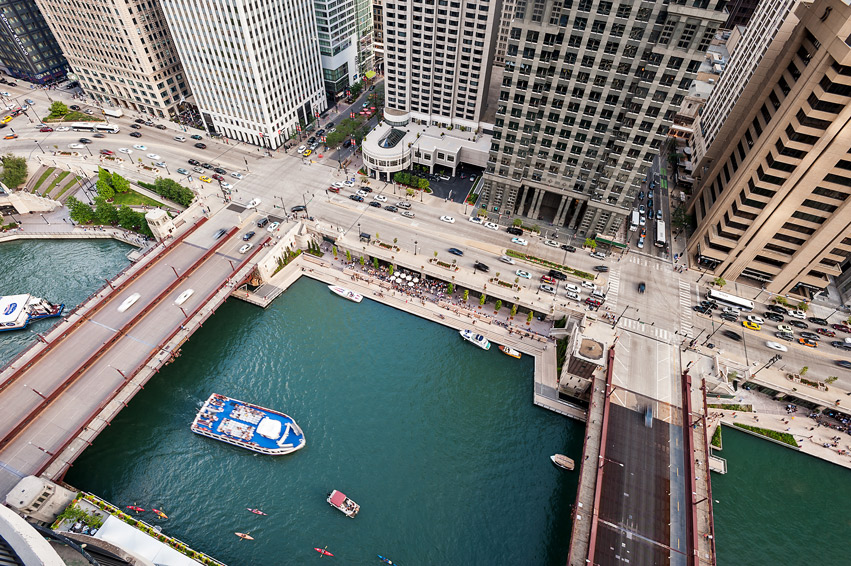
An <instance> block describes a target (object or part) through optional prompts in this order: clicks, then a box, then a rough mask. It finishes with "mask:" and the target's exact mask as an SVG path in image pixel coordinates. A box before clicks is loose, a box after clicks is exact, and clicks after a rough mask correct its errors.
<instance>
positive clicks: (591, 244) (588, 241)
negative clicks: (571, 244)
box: [585, 238, 597, 250]
mask: <svg viewBox="0 0 851 566" xmlns="http://www.w3.org/2000/svg"><path fill="white" fill-rule="evenodd" d="M585 247H586V248H591V249H592V250H596V249H597V241H596V240H595V239H593V238H585Z"/></svg>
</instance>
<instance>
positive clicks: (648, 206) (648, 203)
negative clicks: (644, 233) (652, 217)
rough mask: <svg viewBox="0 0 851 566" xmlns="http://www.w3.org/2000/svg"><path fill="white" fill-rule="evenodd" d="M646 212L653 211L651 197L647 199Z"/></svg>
mask: <svg viewBox="0 0 851 566" xmlns="http://www.w3.org/2000/svg"><path fill="white" fill-rule="evenodd" d="M647 210H648V212H649V211H651V210H653V197H652V196H651V197H650V198H649V199H647Z"/></svg>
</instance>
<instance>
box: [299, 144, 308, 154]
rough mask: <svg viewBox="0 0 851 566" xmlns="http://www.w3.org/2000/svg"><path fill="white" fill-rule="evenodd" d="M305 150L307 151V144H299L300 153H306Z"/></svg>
mask: <svg viewBox="0 0 851 566" xmlns="http://www.w3.org/2000/svg"><path fill="white" fill-rule="evenodd" d="M305 151H307V146H306V145H300V146H298V152H299V153H304V152H305Z"/></svg>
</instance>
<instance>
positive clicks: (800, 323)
mask: <svg viewBox="0 0 851 566" xmlns="http://www.w3.org/2000/svg"><path fill="white" fill-rule="evenodd" d="M789 324H791V325H792V326H794V327H796V328H809V327H810V325H809V324H807V323H806V322H804V321H801V320H790V321H789Z"/></svg>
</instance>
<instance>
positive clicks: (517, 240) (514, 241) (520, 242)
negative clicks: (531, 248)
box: [511, 238, 529, 246]
mask: <svg viewBox="0 0 851 566" xmlns="http://www.w3.org/2000/svg"><path fill="white" fill-rule="evenodd" d="M511 243H512V244H517V245H518V246H528V245H529V242H527V241H526V240H524V239H523V238H511Z"/></svg>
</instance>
